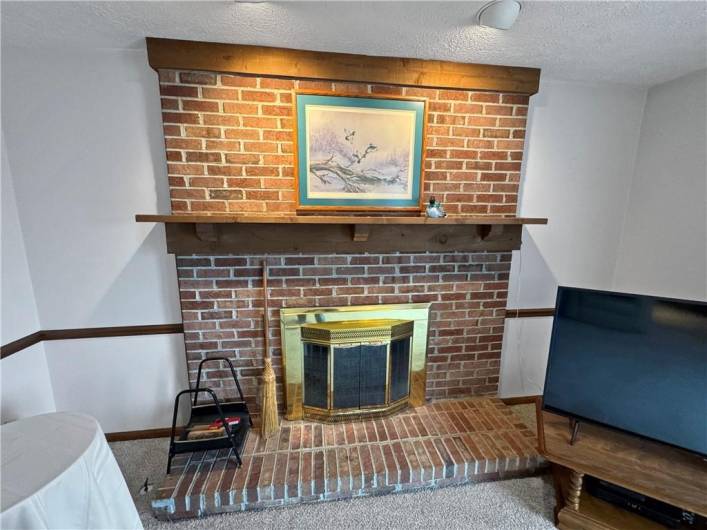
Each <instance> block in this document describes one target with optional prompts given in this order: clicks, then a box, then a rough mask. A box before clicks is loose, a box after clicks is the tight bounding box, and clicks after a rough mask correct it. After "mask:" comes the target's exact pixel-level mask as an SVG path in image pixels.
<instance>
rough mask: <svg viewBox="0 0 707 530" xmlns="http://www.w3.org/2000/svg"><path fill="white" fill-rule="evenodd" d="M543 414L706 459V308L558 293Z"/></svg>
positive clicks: (614, 295) (650, 299) (579, 292)
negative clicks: (612, 430) (608, 429)
mask: <svg viewBox="0 0 707 530" xmlns="http://www.w3.org/2000/svg"><path fill="white" fill-rule="evenodd" d="M543 407H544V408H545V409H547V410H549V411H552V412H556V413H560V414H563V415H567V416H570V417H573V418H576V419H578V420H580V421H582V420H589V421H592V422H596V423H600V424H603V425H607V426H610V427H614V428H618V429H621V430H624V431H629V432H631V433H634V434H638V435H641V436H644V437H647V438H651V439H654V440H658V441H661V442H665V443H668V444H671V445H674V446H678V447H682V448H684V449H687V450H690V451H693V452H696V453H699V454H702V455H707V303H704V302H691V301H686V300H674V299H669V298H658V297H653V296H642V295H634V294H625V293H613V292H604V291H594V290H590V289H576V288H570V287H560V288H559V289H558V292H557V304H556V307H555V319H554V323H553V328H552V339H551V341H550V354H549V358H548V365H547V374H546V377H545V390H544V396H543Z"/></svg>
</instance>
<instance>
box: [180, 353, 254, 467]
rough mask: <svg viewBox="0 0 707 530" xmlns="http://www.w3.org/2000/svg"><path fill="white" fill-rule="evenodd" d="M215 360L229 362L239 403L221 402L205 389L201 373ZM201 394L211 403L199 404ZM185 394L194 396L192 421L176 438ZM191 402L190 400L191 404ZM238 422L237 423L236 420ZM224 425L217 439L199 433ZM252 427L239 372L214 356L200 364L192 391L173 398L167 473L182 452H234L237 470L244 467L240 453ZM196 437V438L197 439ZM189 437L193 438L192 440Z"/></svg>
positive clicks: (186, 391) (226, 360) (190, 418)
mask: <svg viewBox="0 0 707 530" xmlns="http://www.w3.org/2000/svg"><path fill="white" fill-rule="evenodd" d="M213 361H224V362H226V363H228V366H229V368H230V370H231V375H232V376H233V381H234V382H235V383H236V390H238V395H239V396H240V400H237V401H223V402H222V401H220V400H219V399H218V397H217V396H216V393H215V392H214V391H213V390H211V389H210V388H206V387H204V388H202V387H200V386H199V384H200V383H201V370H202V367H203V365H204V364H205V363H207V362H213ZM201 393H205V394H208V395H209V396H210V397H211V401H212V402H211V403H201V404H197V400H198V396H199V394H201ZM184 394H194V401H193V403H192V407H191V414H190V417H189V422H188V423H187V425H186V427H184V430H183V431H182V433H181V434H180V435H179V438H177V439H175V437H176V430H177V415H178V413H179V398H181V397H182V396H183V395H184ZM190 402H191V401H190ZM236 419H238V421H237V422H236V421H235V420H236ZM209 425H222V426H223V427H221V428H220V429H219V430H218V431H217V433H218V434H217V435H216V436H208V437H204V436H202V435H200V434H198V433H200V432H205V430H206V426H209ZM252 426H253V420H252V419H251V417H250V412H249V411H248V405H247V404H246V402H245V398H244V397H243V391H242V390H241V385H240V383H239V382H238V377H237V376H236V371H235V370H234V368H233V364H232V363H231V361H230V360H229V359H227V358H225V357H211V358H209V359H204V360H203V361H201V362H200V363H199V370H198V372H197V376H196V385H195V387H194V388H192V389H188V390H182V391H181V392H179V393H178V394H177V397H176V398H175V399H174V414H173V415H172V433H171V436H170V439H169V457H168V459H167V474H169V472H170V470H171V468H172V458H174V455H178V454H181V453H192V452H194V451H211V450H214V449H229V448H232V449H233V455H234V456H235V457H236V461H237V462H238V467H240V466H241V453H242V452H243V447H244V446H245V440H246V438H247V436H248V431H250V428H251V427H252ZM194 434H195V436H194ZM190 435H192V436H191V437H190Z"/></svg>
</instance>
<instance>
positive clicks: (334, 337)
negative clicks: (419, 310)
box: [301, 319, 414, 420]
mask: <svg viewBox="0 0 707 530" xmlns="http://www.w3.org/2000/svg"><path fill="white" fill-rule="evenodd" d="M413 326H414V322H413V321H409V320H393V319H381V320H351V321H343V322H326V323H315V324H306V325H304V326H302V332H301V333H302V347H303V364H304V366H303V369H304V370H303V372H304V373H303V376H304V384H303V388H302V399H303V406H304V414H305V416H309V417H317V418H319V419H322V420H336V419H345V418H350V417H351V416H352V415H355V416H361V415H382V414H385V413H390V412H392V411H395V410H399V409H401V408H403V407H405V406H407V404H408V397H409V393H410V341H411V340H412V333H413Z"/></svg>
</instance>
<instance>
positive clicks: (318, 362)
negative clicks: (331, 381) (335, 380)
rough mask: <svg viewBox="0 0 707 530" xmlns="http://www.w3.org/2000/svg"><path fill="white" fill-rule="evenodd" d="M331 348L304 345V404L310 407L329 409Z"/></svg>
mask: <svg viewBox="0 0 707 530" xmlns="http://www.w3.org/2000/svg"><path fill="white" fill-rule="evenodd" d="M328 359H329V348H327V347H326V346H321V345H319V344H311V343H309V344H305V345H304V373H305V376H304V387H305V389H306V392H305V394H304V404H305V405H307V406H310V407H319V408H323V409H324V408H326V407H327V390H328V389H327V378H328V370H329V368H328Z"/></svg>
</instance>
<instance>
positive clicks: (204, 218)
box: [135, 214, 547, 225]
mask: <svg viewBox="0 0 707 530" xmlns="http://www.w3.org/2000/svg"><path fill="white" fill-rule="evenodd" d="M135 220H136V221H137V222H138V223H191V224H196V223H240V224H305V225H307V224H311V225H318V224H325V225H336V224H345V225H545V224H547V219H544V218H541V217H497V216H465V215H459V216H456V217H443V218H441V219H432V218H429V217H413V216H406V217H404V216H401V217H390V216H370V217H366V216H360V215H346V216H344V215H300V216H294V215H292V216H284V215H159V214H137V215H136V216H135Z"/></svg>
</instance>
